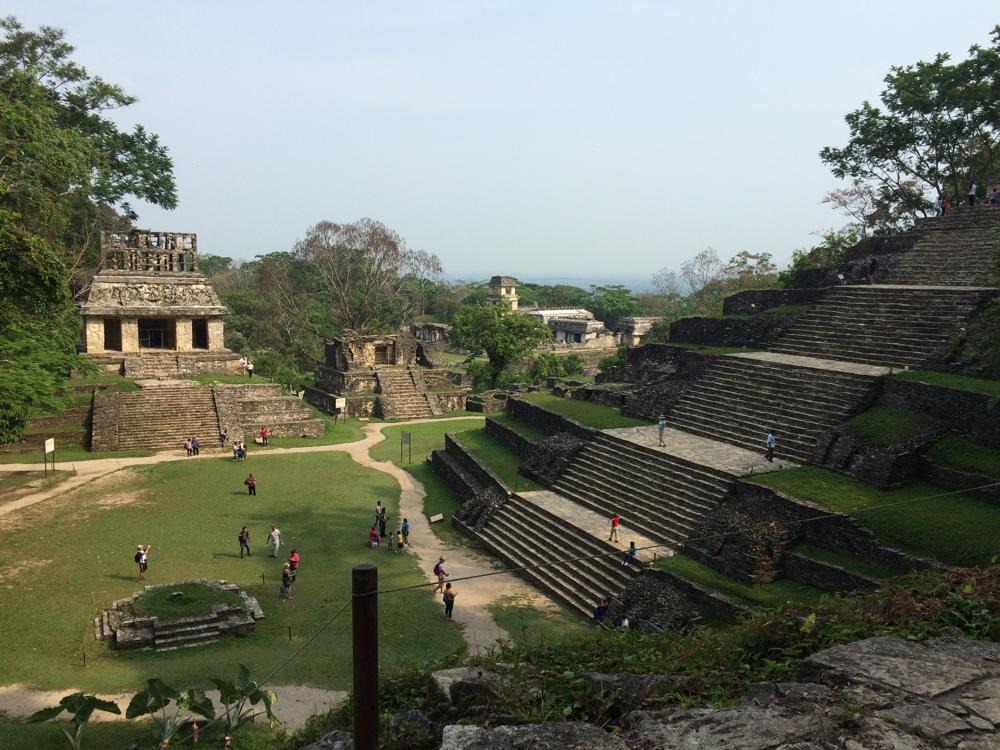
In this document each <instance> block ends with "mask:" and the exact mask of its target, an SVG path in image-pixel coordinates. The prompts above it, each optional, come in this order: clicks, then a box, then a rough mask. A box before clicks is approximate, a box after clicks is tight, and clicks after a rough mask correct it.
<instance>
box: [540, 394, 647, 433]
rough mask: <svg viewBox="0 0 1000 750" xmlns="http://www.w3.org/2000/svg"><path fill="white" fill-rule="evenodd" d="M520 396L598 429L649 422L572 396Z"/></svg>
mask: <svg viewBox="0 0 1000 750" xmlns="http://www.w3.org/2000/svg"><path fill="white" fill-rule="evenodd" d="M522 398H523V399H524V400H525V401H530V402H531V403H533V404H537V405H538V406H542V407H544V408H546V409H551V410H552V411H554V412H557V413H559V414H562V415H563V416H564V417H569V418H570V419H575V420H576V421H577V422H580V423H581V424H585V425H588V426H589V427H596V428H598V429H599V430H606V429H611V428H613V427H635V426H638V425H648V424H650V423H649V422H648V421H647V420H645V419H634V418H632V417H625V416H622V414H621V413H620V412H619V411H618V410H617V409H612V408H611V407H608V406H601V405H600V404H592V403H590V402H589V401H578V400H576V399H573V398H563V397H561V396H553V395H552V394H551V393H528V394H525V395H523V396H522Z"/></svg>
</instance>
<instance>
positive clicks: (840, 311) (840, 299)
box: [769, 285, 995, 369]
mask: <svg viewBox="0 0 1000 750" xmlns="http://www.w3.org/2000/svg"><path fill="white" fill-rule="evenodd" d="M994 293H995V292H994V291H993V290H989V289H983V290H978V289H976V290H969V289H961V288H944V287H938V288H932V287H919V286H910V287H897V286H887V285H873V286H843V287H836V288H833V289H830V290H829V291H828V292H827V293H826V294H825V295H824V297H823V299H822V300H820V302H819V303H818V304H817V305H816V306H815V307H813V309H812V310H810V311H809V312H808V313H806V314H805V315H804V316H802V318H801V319H799V321H797V322H796V323H795V324H794V325H792V326H791V328H789V329H788V331H787V332H786V333H785V334H784V335H783V336H782V337H781V338H780V339H778V341H777V342H776V343H775V344H772V345H771V346H770V347H769V349H770V351H772V352H780V353H784V354H797V355H802V356H808V357H818V358H821V359H837V360H846V361H850V362H862V363H865V364H871V365H882V366H886V367H895V368H899V369H902V368H903V367H920V366H921V365H923V364H924V363H926V362H927V361H928V360H930V359H932V358H934V357H935V356H938V357H940V356H942V355H943V354H944V353H945V351H946V349H947V343H948V341H949V339H950V338H951V336H952V335H953V334H954V332H955V330H956V329H957V328H958V327H959V326H961V325H962V324H963V323H965V322H966V321H967V320H968V319H969V318H970V317H971V316H972V315H973V314H974V313H975V312H976V311H977V310H979V309H980V308H981V307H982V306H983V305H984V304H985V303H986V302H987V301H988V300H989V299H990V298H991V297H992V296H993V295H994Z"/></svg>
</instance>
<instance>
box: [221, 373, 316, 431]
mask: <svg viewBox="0 0 1000 750" xmlns="http://www.w3.org/2000/svg"><path fill="white" fill-rule="evenodd" d="M220 401H225V402H226V403H227V405H229V404H234V403H235V407H236V411H237V412H238V420H239V429H238V430H237V432H232V431H230V434H231V435H239V434H242V435H243V436H245V437H247V438H251V437H253V436H255V435H257V434H258V433H259V432H260V430H261V428H262V427H267V431H268V432H269V433H270V435H271V436H272V437H319V436H321V435H323V434H324V432H325V431H326V425H325V424H324V423H323V420H322V419H319V418H318V417H316V416H315V415H314V414H313V413H312V411H310V410H309V409H308V408H307V407H306V406H304V405H303V403H302V401H301V400H299V399H298V398H297V397H296V396H286V395H284V394H283V393H282V391H281V386H280V385H278V384H277V383H267V384H263V383H260V384H255V385H218V386H216V403H220ZM227 411H228V412H229V413H230V414H231V412H232V411H233V408H232V406H230V407H229V408H228V410H227ZM221 416H222V415H221V413H220V417H221ZM231 421H232V420H231V419H226V420H224V423H229V422H231ZM224 426H228V425H227V424H224ZM230 430H231V428H230Z"/></svg>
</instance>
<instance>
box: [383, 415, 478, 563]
mask: <svg viewBox="0 0 1000 750" xmlns="http://www.w3.org/2000/svg"><path fill="white" fill-rule="evenodd" d="M482 426H483V420H482V419H453V420H450V421H449V420H438V421H434V422H425V423H423V424H414V425H405V426H404V425H397V426H393V427H386V428H385V429H384V430H383V431H382V433H383V434H384V435H385V437H386V439H385V440H384V441H382V442H381V443H378V444H377V445H374V446H372V448H371V449H370V450H369V451H368V455H369V456H371V457H372V458H374V459H375V460H376V461H389V462H391V463H394V464H396V466H399V467H400V468H403V469H406V471H407V472H409V473H410V475H411V476H412V477H413V478H414V479H416V480H417V481H418V482H420V483H421V484H422V485H423V486H424V492H425V493H426V495H425V497H424V513H425V514H426V515H427V516H428V517H429V516H433V515H436V514H438V513H441V514H443V515H444V517H445V520H444V521H440V522H438V523H435V524H433V525H432V526H431V530H432V531H433V532H434V534H435V536H437V537H438V538H439V539H440V540H441V541H442V542H445V543H446V544H449V545H452V546H455V545H458V544H461V543H462V537H461V535H460V534H459V533H458V532H457V531H455V529H454V528H453V527H452V525H451V523H450V522H449V521H448V520H447V519H448V518H449V517H450V516H451V514H452V513H454V512H455V510H456V509H457V508H458V506H459V505H460V504H461V500H460V499H459V497H458V495H456V494H455V492H454V491H453V490H452V489H451V487H449V486H448V485H447V484H446V483H445V481H444V480H443V479H441V477H439V476H438V475H437V474H435V473H434V471H433V469H431V467H430V464H428V463H427V457H428V456H429V455H430V454H431V451H432V450H435V449H437V448H444V435H445V433H446V432H455V433H459V432H463V431H465V430H475V429H480V428H482ZM404 430H406V431H408V432H409V433H410V435H411V440H412V444H411V447H412V449H413V452H412V456H413V460H412V461H411V460H410V451H409V450H404V452H403V459H402V461H400V450H399V434H400V433H401V432H403V431H404Z"/></svg>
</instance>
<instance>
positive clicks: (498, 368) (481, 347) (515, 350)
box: [451, 305, 551, 388]
mask: <svg viewBox="0 0 1000 750" xmlns="http://www.w3.org/2000/svg"><path fill="white" fill-rule="evenodd" d="M550 337H551V334H550V333H549V329H548V326H546V325H545V323H543V322H542V320H541V319H540V318H538V317H535V316H533V315H522V314H521V313H517V312H513V311H512V310H510V309H508V308H507V307H506V306H505V305H482V306H479V307H474V306H471V305H470V306H466V307H463V308H462V309H461V310H459V311H458V312H457V313H455V316H454V317H453V318H452V320H451V342H452V343H453V344H454V345H455V346H459V347H462V348H463V349H468V350H469V351H470V352H472V353H473V354H485V355H486V358H487V359H488V360H489V370H488V371H487V372H486V373H485V376H486V379H487V380H488V382H489V385H490V387H493V388H495V387H496V386H497V384H498V382H499V381H500V378H501V376H502V375H503V373H504V372H506V371H507V370H509V369H510V368H511V367H513V366H514V365H516V364H517V363H518V362H519V361H520V360H521V358H522V357H524V355H525V354H527V353H528V352H529V351H531V350H532V349H534V348H535V347H536V346H538V345H539V344H542V343H544V342H545V341H548V340H549V338H550Z"/></svg>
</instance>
